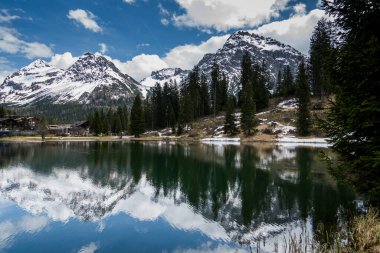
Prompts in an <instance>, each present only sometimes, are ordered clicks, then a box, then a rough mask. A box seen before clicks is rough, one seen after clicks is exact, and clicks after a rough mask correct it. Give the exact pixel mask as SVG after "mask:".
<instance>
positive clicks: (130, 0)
mask: <svg viewBox="0 0 380 253" xmlns="http://www.w3.org/2000/svg"><path fill="white" fill-rule="evenodd" d="M123 2H124V3H127V4H133V3H134V2H135V0H123Z"/></svg>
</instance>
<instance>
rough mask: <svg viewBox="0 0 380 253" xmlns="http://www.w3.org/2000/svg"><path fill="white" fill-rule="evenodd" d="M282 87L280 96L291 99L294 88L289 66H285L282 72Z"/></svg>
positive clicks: (294, 91)
mask: <svg viewBox="0 0 380 253" xmlns="http://www.w3.org/2000/svg"><path fill="white" fill-rule="evenodd" d="M282 73H283V79H282V85H281V88H280V94H281V96H284V97H292V96H294V95H295V93H296V88H295V85H294V80H293V74H292V70H291V69H290V66H289V65H286V66H285V68H284V70H283V72H282Z"/></svg>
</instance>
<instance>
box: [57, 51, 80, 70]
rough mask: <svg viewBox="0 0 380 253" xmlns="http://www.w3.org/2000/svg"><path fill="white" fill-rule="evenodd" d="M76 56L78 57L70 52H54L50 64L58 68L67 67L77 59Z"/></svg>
mask: <svg viewBox="0 0 380 253" xmlns="http://www.w3.org/2000/svg"><path fill="white" fill-rule="evenodd" d="M78 58H79V57H73V55H72V54H71V53H70V52H65V53H63V54H55V55H54V56H52V57H51V59H50V64H51V65H53V66H55V67H57V68H60V69H68V68H69V67H70V66H71V65H73V64H74V62H76V61H77V60H78Z"/></svg>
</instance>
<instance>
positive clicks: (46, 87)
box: [0, 53, 144, 106]
mask: <svg viewBox="0 0 380 253" xmlns="http://www.w3.org/2000/svg"><path fill="white" fill-rule="evenodd" d="M143 91H144V88H143V87H142V86H141V85H140V84H139V83H138V82H137V81H135V80H134V79H133V78H132V77H130V76H128V75H126V74H123V73H121V71H120V70H119V69H118V68H116V67H115V65H114V64H113V63H112V62H110V61H109V60H107V59H106V58H105V57H103V56H102V55H100V54H98V53H96V54H91V53H86V54H84V55H83V56H81V57H80V58H79V59H78V60H77V61H76V62H75V63H74V64H73V65H72V66H71V67H70V68H68V69H67V70H66V71H64V70H61V69H57V68H55V67H53V66H50V65H49V64H48V63H46V62H44V61H43V60H36V61H34V62H32V63H31V64H30V65H28V66H26V67H24V68H22V69H20V70H19V71H17V72H15V73H13V74H11V75H10V76H8V77H7V78H6V79H5V80H4V82H3V83H2V84H1V85H0V101H1V102H2V103H9V104H13V105H18V106H26V105H31V104H34V103H37V102H40V101H49V102H52V103H55V104H64V103H67V102H73V103H80V104H90V103H91V104H107V103H109V102H121V101H128V100H130V99H132V98H133V97H134V96H135V95H136V94H138V93H142V92H143Z"/></svg>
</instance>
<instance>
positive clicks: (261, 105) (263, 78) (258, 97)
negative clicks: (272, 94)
mask: <svg viewBox="0 0 380 253" xmlns="http://www.w3.org/2000/svg"><path fill="white" fill-rule="evenodd" d="M253 72H254V79H253V81H252V82H254V83H255V85H254V87H253V89H254V100H255V102H256V109H257V110H262V109H265V108H267V107H268V104H269V90H268V88H267V87H268V86H269V72H268V70H267V67H266V64H265V62H263V63H262V65H261V66H259V65H255V66H254V70H253Z"/></svg>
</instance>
